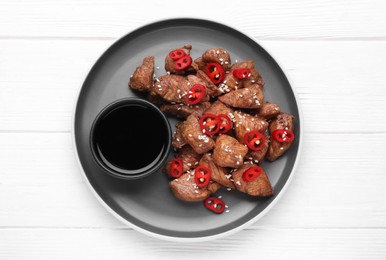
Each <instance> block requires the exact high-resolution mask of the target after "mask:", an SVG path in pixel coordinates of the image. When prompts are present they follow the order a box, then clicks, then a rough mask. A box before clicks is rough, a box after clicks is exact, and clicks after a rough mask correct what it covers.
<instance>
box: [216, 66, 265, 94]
mask: <svg viewBox="0 0 386 260" xmlns="http://www.w3.org/2000/svg"><path fill="white" fill-rule="evenodd" d="M240 68H247V69H250V70H251V75H250V76H249V77H248V78H245V79H238V78H236V77H235V76H234V75H233V71H234V70H235V69H240ZM253 84H258V85H259V86H260V87H263V86H264V82H263V79H262V77H261V76H260V74H259V72H258V71H257V70H256V68H255V63H254V62H253V61H252V60H246V61H243V62H238V63H235V64H233V66H232V68H231V69H230V71H229V73H227V74H226V75H225V78H224V81H223V83H222V84H220V86H219V87H220V89H221V90H223V92H230V91H232V90H234V89H236V90H237V89H239V88H244V87H249V86H251V85H253Z"/></svg>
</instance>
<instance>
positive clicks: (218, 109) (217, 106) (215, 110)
mask: <svg viewBox="0 0 386 260" xmlns="http://www.w3.org/2000/svg"><path fill="white" fill-rule="evenodd" d="M205 113H210V114H214V115H220V114H224V115H227V116H229V117H230V118H232V117H233V109H232V108H230V107H228V106H227V105H225V104H224V103H222V102H221V101H219V100H216V101H215V102H213V103H212V105H211V106H210V107H209V108H208V109H207V110H205V111H204V114H205Z"/></svg>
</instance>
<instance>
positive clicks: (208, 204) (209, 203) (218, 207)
mask: <svg viewBox="0 0 386 260" xmlns="http://www.w3.org/2000/svg"><path fill="white" fill-rule="evenodd" d="M204 206H205V208H207V209H209V210H210V211H213V212H214V213H217V214H221V213H223V212H224V210H225V202H224V201H223V200H221V199H219V198H216V197H209V198H207V199H206V200H204Z"/></svg>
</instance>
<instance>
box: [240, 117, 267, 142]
mask: <svg viewBox="0 0 386 260" xmlns="http://www.w3.org/2000/svg"><path fill="white" fill-rule="evenodd" d="M233 115H234V118H233V120H234V127H235V132H236V136H237V139H238V140H239V141H240V142H241V143H244V135H245V134H246V133H247V132H249V131H253V130H256V131H258V132H262V133H264V132H265V130H267V128H268V125H269V124H268V122H267V121H265V120H264V119H263V118H260V117H257V116H251V115H250V114H247V113H244V112H241V111H235V112H234V113H233Z"/></svg>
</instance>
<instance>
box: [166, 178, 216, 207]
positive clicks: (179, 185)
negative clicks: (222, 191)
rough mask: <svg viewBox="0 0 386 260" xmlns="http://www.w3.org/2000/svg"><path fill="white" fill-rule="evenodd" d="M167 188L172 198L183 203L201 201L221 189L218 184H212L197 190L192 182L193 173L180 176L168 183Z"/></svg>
mask: <svg viewBox="0 0 386 260" xmlns="http://www.w3.org/2000/svg"><path fill="white" fill-rule="evenodd" d="M169 186H170V188H171V190H172V192H173V194H174V196H176V197H177V198H178V199H180V200H183V201H202V200H204V199H206V198H208V197H209V196H210V194H211V193H215V192H216V191H217V190H218V189H219V188H220V187H221V186H220V184H218V183H215V182H212V183H210V184H209V185H208V187H206V188H198V187H197V185H196V183H195V182H194V171H191V172H188V173H184V174H182V175H181V177H179V178H177V179H174V180H172V181H171V182H169Z"/></svg>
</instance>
